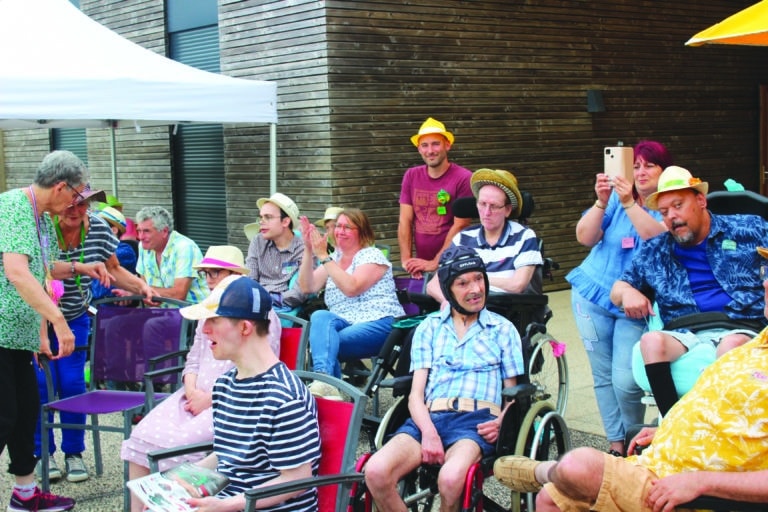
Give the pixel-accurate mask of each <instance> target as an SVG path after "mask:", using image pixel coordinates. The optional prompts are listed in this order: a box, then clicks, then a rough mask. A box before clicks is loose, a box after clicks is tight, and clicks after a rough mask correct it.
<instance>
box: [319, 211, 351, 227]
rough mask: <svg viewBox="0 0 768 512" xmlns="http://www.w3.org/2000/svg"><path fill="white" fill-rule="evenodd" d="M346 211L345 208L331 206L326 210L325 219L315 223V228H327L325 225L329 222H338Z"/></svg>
mask: <svg viewBox="0 0 768 512" xmlns="http://www.w3.org/2000/svg"><path fill="white" fill-rule="evenodd" d="M343 211H344V208H339V207H338V206H330V207H328V208H326V209H325V213H324V214H323V218H322V219H320V220H318V221H316V222H315V226H318V227H323V226H325V223H326V222H328V221H329V220H336V219H337V218H338V216H339V214H340V213H341V212H343Z"/></svg>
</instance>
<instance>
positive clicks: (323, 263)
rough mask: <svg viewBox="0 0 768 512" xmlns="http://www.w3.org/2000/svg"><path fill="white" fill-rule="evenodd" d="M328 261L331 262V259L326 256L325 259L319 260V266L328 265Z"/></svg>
mask: <svg viewBox="0 0 768 512" xmlns="http://www.w3.org/2000/svg"><path fill="white" fill-rule="evenodd" d="M329 261H333V258H331V257H330V256H326V257H325V258H323V259H321V260H320V264H321V265H325V264H326V263H328V262H329Z"/></svg>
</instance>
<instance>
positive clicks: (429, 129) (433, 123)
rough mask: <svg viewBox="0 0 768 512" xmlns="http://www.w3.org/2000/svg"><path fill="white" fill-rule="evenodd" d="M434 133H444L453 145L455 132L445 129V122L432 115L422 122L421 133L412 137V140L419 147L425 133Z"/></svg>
mask: <svg viewBox="0 0 768 512" xmlns="http://www.w3.org/2000/svg"><path fill="white" fill-rule="evenodd" d="M433 133H436V134H438V135H442V136H443V137H445V138H446V139H448V142H449V143H450V144H451V145H453V134H452V133H451V132H449V131H448V130H446V129H445V125H444V124H443V123H441V122H440V121H438V120H437V119H434V118H432V117H428V118H427V120H426V121H424V122H423V123H422V124H421V127H420V128H419V133H417V134H416V135H414V136H412V137H411V142H413V145H414V146H416V147H419V139H420V138H421V137H422V136H423V135H429V134H433Z"/></svg>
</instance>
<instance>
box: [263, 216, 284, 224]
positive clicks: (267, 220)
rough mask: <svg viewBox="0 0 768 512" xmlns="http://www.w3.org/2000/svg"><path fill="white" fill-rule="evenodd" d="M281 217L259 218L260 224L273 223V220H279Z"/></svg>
mask: <svg viewBox="0 0 768 512" xmlns="http://www.w3.org/2000/svg"><path fill="white" fill-rule="evenodd" d="M279 218H280V216H279V215H261V216H260V217H259V224H266V223H267V222H271V221H272V220H273V219H279Z"/></svg>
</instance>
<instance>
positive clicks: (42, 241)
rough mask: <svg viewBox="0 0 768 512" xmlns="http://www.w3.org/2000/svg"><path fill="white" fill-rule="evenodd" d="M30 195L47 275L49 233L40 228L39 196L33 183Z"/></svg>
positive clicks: (44, 269)
mask: <svg viewBox="0 0 768 512" xmlns="http://www.w3.org/2000/svg"><path fill="white" fill-rule="evenodd" d="M29 197H30V198H31V199H32V214H33V215H34V216H35V227H36V228H37V240H38V242H40V253H41V254H40V255H41V256H42V260H43V271H44V272H45V275H46V277H47V276H48V275H49V271H48V249H49V248H48V234H43V232H42V231H41V230H40V213H39V212H38V211H37V198H36V197H35V191H34V190H33V189H32V185H30V186H29Z"/></svg>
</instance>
